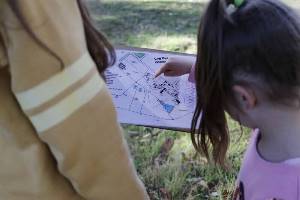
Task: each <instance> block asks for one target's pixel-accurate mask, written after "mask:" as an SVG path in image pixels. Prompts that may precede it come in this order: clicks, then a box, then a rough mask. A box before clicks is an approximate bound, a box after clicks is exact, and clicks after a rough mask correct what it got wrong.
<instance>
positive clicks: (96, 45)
mask: <svg viewBox="0 0 300 200" xmlns="http://www.w3.org/2000/svg"><path fill="white" fill-rule="evenodd" d="M7 3H8V5H9V6H10V8H11V9H12V11H13V12H14V14H15V15H16V17H17V19H18V20H19V21H20V23H21V25H22V26H23V28H24V29H25V30H26V31H27V33H28V34H29V35H30V36H31V37H32V38H33V39H34V40H35V41H36V42H37V43H38V44H39V45H40V46H41V47H42V48H43V49H44V50H46V51H47V52H49V54H51V55H52V56H53V57H55V58H56V59H57V60H59V61H60V63H61V65H62V66H64V63H63V61H62V60H61V58H60V57H59V55H57V54H56V53H55V52H53V51H52V50H51V49H49V47H47V46H46V45H45V44H44V42H43V41H42V40H40V39H39V38H38V37H37V36H36V35H35V33H34V32H33V31H32V29H31V28H30V26H29V25H28V23H27V22H26V20H25V18H24V17H23V14H22V12H21V8H20V6H19V0H7ZM77 3H78V7H79V10H80V13H81V16H82V19H83V26H84V31H85V36H86V42H87V47H88V51H89V53H90V55H91V57H92V58H93V60H94V61H95V63H96V65H97V68H98V71H99V73H101V75H102V76H103V77H104V71H105V69H106V68H107V67H108V66H109V65H112V64H113V63H114V62H115V52H114V49H113V47H112V45H111V44H110V43H109V42H108V41H107V39H106V38H105V37H104V36H103V35H102V34H101V33H100V32H99V31H98V30H97V29H96V28H95V26H94V25H93V23H92V20H91V17H90V14H89V11H88V9H87V7H86V6H85V5H84V3H83V2H82V0H77Z"/></svg>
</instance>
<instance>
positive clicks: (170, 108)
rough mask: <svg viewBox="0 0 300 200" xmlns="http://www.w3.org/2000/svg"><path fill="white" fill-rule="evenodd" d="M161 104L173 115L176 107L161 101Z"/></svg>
mask: <svg viewBox="0 0 300 200" xmlns="http://www.w3.org/2000/svg"><path fill="white" fill-rule="evenodd" d="M159 103H160V104H161V105H162V106H163V108H164V109H165V111H166V112H167V113H171V112H172V111H173V110H174V108H175V106H173V105H170V104H166V103H165V102H163V101H161V100H159Z"/></svg>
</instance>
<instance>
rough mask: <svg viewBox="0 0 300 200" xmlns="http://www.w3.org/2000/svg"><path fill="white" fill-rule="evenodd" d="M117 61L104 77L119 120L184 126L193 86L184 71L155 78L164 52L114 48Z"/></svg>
mask: <svg viewBox="0 0 300 200" xmlns="http://www.w3.org/2000/svg"><path fill="white" fill-rule="evenodd" d="M116 54H117V61H116V63H115V65H114V66H112V67H110V68H109V69H108V70H107V71H106V79H107V80H106V81H107V85H108V88H109V90H110V92H111V94H112V97H113V101H114V104H115V106H116V109H117V113H118V119H119V122H120V123H124V124H134V125H143V126H151V127H161V128H171V129H176V128H178V129H186V128H189V127H190V125H191V120H192V116H193V112H194V108H195V86H194V84H193V83H191V82H189V81H188V75H183V76H180V77H166V76H163V75H160V76H159V77H157V78H155V77H154V75H155V72H156V71H157V70H158V69H159V68H160V67H161V66H162V65H163V64H164V63H165V62H166V61H167V60H168V58H169V57H175V56H176V57H186V56H189V55H178V54H172V53H168V52H164V53H162V52H150V51H149V52H147V51H135V50H122V49H120V50H116Z"/></svg>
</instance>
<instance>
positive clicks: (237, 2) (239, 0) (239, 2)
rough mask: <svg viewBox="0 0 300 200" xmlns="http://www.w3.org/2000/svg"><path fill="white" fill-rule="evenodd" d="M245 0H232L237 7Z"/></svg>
mask: <svg viewBox="0 0 300 200" xmlns="http://www.w3.org/2000/svg"><path fill="white" fill-rule="evenodd" d="M244 1H245V0H234V5H235V6H236V7H237V8H238V7H240V6H241V5H242V4H243V3H244Z"/></svg>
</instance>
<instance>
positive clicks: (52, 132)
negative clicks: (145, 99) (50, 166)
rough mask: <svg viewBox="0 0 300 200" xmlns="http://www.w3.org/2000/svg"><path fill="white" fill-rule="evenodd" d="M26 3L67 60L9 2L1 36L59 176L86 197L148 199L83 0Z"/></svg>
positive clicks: (16, 85)
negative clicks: (96, 55)
mask: <svg viewBox="0 0 300 200" xmlns="http://www.w3.org/2000/svg"><path fill="white" fill-rule="evenodd" d="M18 2H19V3H20V4H21V8H22V9H21V10H22V13H23V15H25V17H26V19H27V22H28V23H29V25H30V27H31V29H32V30H33V32H34V33H35V34H36V36H37V37H38V38H39V39H40V40H41V41H42V42H43V43H44V44H45V45H46V46H47V47H48V48H49V49H51V50H52V51H53V52H55V53H56V54H57V56H58V57H59V58H60V59H61V61H62V63H63V65H62V63H61V62H60V61H59V60H58V59H57V58H55V57H54V56H53V55H51V54H50V53H49V52H48V51H46V50H45V49H44V48H42V47H41V46H40V45H38V44H37V43H36V41H34V40H33V39H32V38H31V37H30V36H29V35H28V33H27V32H26V31H25V30H24V29H23V27H22V26H21V25H20V23H19V21H18V20H17V19H16V17H15V16H14V14H13V13H12V11H11V10H10V9H9V8H8V7H7V6H5V8H4V10H3V12H2V13H1V15H3V18H4V20H3V21H5V25H6V26H5V27H3V29H2V30H1V35H2V36H3V38H6V41H5V45H6V47H7V55H8V61H9V70H10V74H11V83H12V90H13V93H14V94H15V97H16V99H17V101H18V102H19V104H20V107H21V109H22V110H23V112H24V114H25V115H26V116H27V118H28V120H29V121H30V122H31V124H32V126H33V127H34V128H35V130H36V134H37V135H38V136H39V138H40V140H41V141H42V142H44V143H45V144H46V145H47V146H48V147H49V150H50V151H51V153H52V155H53V158H54V159H55V160H56V162H57V167H58V171H57V173H60V174H61V175H62V176H64V177H65V178H66V179H67V180H68V181H69V182H70V183H71V185H72V186H73V189H74V190H75V191H76V192H77V193H78V194H79V195H80V196H82V197H83V198H84V199H107V200H109V199H130V200H140V199H148V196H147V194H146V191H145V189H144V187H143V185H142V183H141V182H140V180H139V179H138V176H137V174H136V172H135V169H134V166H133V164H132V162H131V160H130V158H129V153H128V148H127V145H126V141H125V140H124V137H123V132H122V130H121V128H120V126H119V124H118V123H117V116H116V112H115V109H114V106H113V104H112V99H111V97H110V94H109V92H108V90H107V88H106V86H105V83H104V81H103V80H102V79H101V78H100V76H99V74H98V73H97V70H96V68H95V63H94V61H93V60H92V59H91V57H90V55H89V53H88V51H87V47H86V38H85V34H84V30H83V24H82V19H81V15H80V12H79V9H78V5H77V1H76V0H35V1H32V0H23V1H18ZM49 162H53V160H49ZM40 167H41V168H47V166H40ZM42 170H47V169H42Z"/></svg>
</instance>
